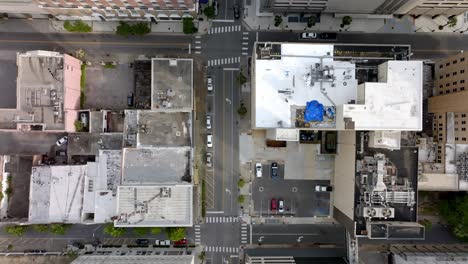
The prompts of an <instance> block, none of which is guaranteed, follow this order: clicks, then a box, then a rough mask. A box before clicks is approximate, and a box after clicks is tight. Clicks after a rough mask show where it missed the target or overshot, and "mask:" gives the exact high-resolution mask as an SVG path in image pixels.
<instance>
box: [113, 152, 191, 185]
mask: <svg viewBox="0 0 468 264" xmlns="http://www.w3.org/2000/svg"><path fill="white" fill-rule="evenodd" d="M122 163H123V172H122V184H123V185H139V184H143V185H145V184H146V185H148V184H157V183H179V182H182V181H186V182H190V181H191V174H192V172H191V164H192V152H191V148H190V147H155V148H125V149H124V151H123V162H122Z"/></svg>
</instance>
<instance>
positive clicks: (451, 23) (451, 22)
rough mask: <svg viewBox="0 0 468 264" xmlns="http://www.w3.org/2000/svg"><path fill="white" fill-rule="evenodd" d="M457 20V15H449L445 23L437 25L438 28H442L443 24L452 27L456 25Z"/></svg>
mask: <svg viewBox="0 0 468 264" xmlns="http://www.w3.org/2000/svg"><path fill="white" fill-rule="evenodd" d="M457 22H458V19H457V17H455V16H451V17H449V19H448V21H447V24H445V25H440V26H439V30H442V29H444V27H445V26H449V27H450V28H452V27H454V26H456V25H457Z"/></svg>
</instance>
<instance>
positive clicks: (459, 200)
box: [439, 194, 468, 240]
mask: <svg viewBox="0 0 468 264" xmlns="http://www.w3.org/2000/svg"><path fill="white" fill-rule="evenodd" d="M439 213H440V215H441V216H442V217H443V218H444V219H445V220H446V221H447V222H448V224H449V225H450V227H451V229H452V232H453V234H454V235H455V236H456V237H457V238H459V239H463V240H468V194H462V195H459V196H456V197H455V198H453V199H450V200H443V201H441V202H440V203H439Z"/></svg>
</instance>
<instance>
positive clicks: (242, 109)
mask: <svg viewBox="0 0 468 264" xmlns="http://www.w3.org/2000/svg"><path fill="white" fill-rule="evenodd" d="M237 113H238V114H239V115H240V116H245V115H246V114H247V107H245V105H244V103H241V104H240V106H239V109H237Z"/></svg>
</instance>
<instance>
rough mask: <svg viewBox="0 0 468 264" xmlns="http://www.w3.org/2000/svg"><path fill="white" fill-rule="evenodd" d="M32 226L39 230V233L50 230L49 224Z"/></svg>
mask: <svg viewBox="0 0 468 264" xmlns="http://www.w3.org/2000/svg"><path fill="white" fill-rule="evenodd" d="M32 228H33V229H34V231H36V232H39V233H45V232H47V231H49V226H48V225H32Z"/></svg>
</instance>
